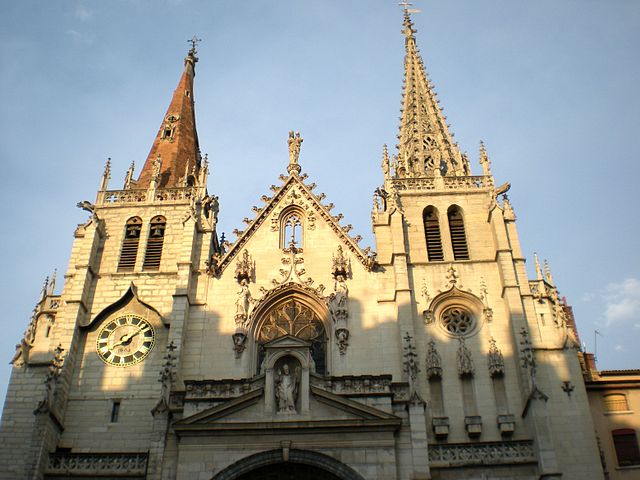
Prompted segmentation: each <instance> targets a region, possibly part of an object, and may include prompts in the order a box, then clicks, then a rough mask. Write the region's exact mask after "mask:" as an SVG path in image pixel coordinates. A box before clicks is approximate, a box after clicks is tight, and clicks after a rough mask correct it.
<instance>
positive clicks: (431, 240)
mask: <svg viewBox="0 0 640 480" xmlns="http://www.w3.org/2000/svg"><path fill="white" fill-rule="evenodd" d="M422 221H423V223H424V236H425V239H426V241H427V257H428V258H429V261H430V262H433V261H436V262H437V261H442V260H444V255H443V253H442V237H441V236H440V222H439V220H438V211H437V210H436V208H435V207H427V208H425V209H424V211H423V212H422Z"/></svg>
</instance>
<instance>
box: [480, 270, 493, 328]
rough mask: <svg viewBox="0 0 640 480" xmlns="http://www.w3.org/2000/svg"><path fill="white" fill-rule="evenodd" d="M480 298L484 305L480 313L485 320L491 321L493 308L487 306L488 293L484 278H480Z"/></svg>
mask: <svg viewBox="0 0 640 480" xmlns="http://www.w3.org/2000/svg"><path fill="white" fill-rule="evenodd" d="M480 299H481V300H482V303H483V305H484V308H483V309H482V314H483V315H484V318H485V320H486V321H487V322H491V321H492V320H493V310H492V309H491V307H489V293H488V292H487V284H486V283H485V281H484V278H481V279H480Z"/></svg>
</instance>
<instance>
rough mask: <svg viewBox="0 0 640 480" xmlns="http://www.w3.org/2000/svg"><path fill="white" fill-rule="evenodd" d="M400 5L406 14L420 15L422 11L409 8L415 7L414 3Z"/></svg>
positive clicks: (404, 2)
mask: <svg viewBox="0 0 640 480" xmlns="http://www.w3.org/2000/svg"><path fill="white" fill-rule="evenodd" d="M398 5H399V6H401V7H402V9H403V10H404V11H405V12H406V13H420V12H421V11H422V10H420V9H419V8H409V7H412V6H413V3H409V2H407V1H406V0H402V1H400V2H398Z"/></svg>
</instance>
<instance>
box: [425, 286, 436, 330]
mask: <svg viewBox="0 0 640 480" xmlns="http://www.w3.org/2000/svg"><path fill="white" fill-rule="evenodd" d="M422 299H423V301H424V309H423V310H422V316H423V318H424V323H425V325H433V324H434V323H435V316H434V315H433V310H431V308H430V306H431V300H432V298H431V296H430V295H429V289H428V288H427V280H426V279H424V278H423V279H422Z"/></svg>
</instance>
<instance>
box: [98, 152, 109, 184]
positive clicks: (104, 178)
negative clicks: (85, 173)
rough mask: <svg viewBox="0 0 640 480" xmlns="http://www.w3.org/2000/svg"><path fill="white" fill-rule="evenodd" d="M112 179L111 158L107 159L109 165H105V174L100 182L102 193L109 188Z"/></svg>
mask: <svg viewBox="0 0 640 480" xmlns="http://www.w3.org/2000/svg"><path fill="white" fill-rule="evenodd" d="M110 179H111V157H109V158H107V163H105V165H104V172H103V173H102V179H101V180H100V191H105V190H107V188H108V187H109V180H110Z"/></svg>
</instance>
